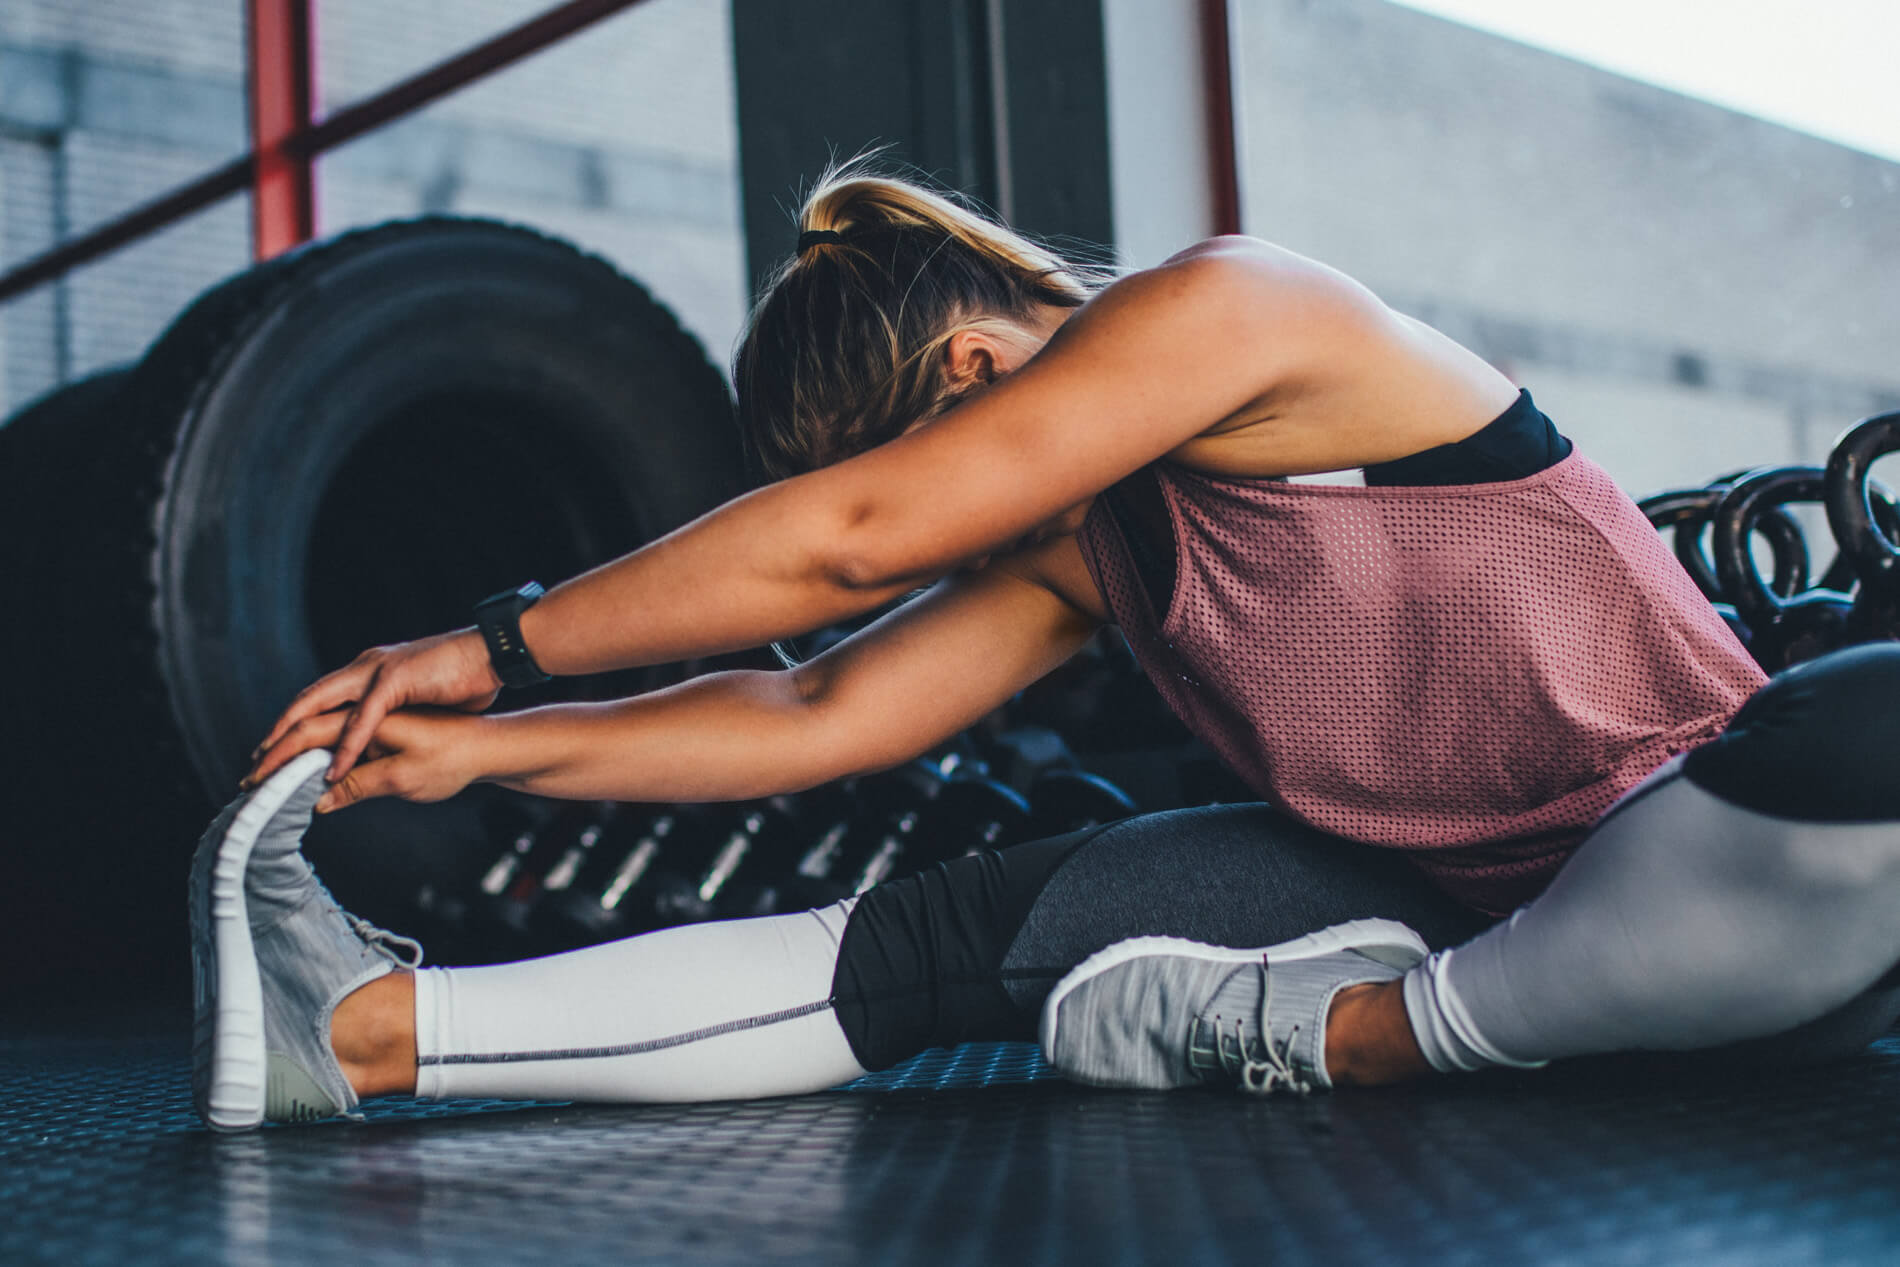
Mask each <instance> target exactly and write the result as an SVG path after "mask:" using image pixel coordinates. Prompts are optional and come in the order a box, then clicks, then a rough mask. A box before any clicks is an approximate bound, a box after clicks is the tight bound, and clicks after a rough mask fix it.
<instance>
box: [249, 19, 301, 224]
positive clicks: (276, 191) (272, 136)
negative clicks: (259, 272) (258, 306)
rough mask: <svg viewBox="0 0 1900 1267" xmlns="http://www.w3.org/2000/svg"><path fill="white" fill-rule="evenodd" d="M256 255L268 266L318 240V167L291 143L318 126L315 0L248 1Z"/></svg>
mask: <svg viewBox="0 0 1900 1267" xmlns="http://www.w3.org/2000/svg"><path fill="white" fill-rule="evenodd" d="M245 9H246V12H247V13H248V15H249V17H250V61H251V65H250V70H251V74H250V99H251V100H250V106H251V154H252V156H253V157H252V164H251V251H252V254H253V255H254V256H255V257H256V258H258V259H260V260H267V259H269V258H270V257H271V256H273V255H281V254H282V253H283V252H285V251H288V250H289V249H290V248H291V247H293V246H299V245H301V244H303V243H305V242H308V241H309V240H310V239H311V238H312V237H314V236H316V231H317V206H316V181H315V177H314V173H313V168H314V167H315V164H314V163H313V162H312V159H311V156H310V154H308V153H292V152H291V151H290V150H289V149H288V148H287V145H288V142H289V141H290V140H291V138H293V137H295V136H297V135H298V134H300V133H302V132H305V131H307V130H309V127H310V124H311V122H312V120H313V112H314V109H315V100H314V95H313V89H314V88H315V85H316V65H315V63H316V57H315V53H316V49H315V43H314V41H313V40H312V38H311V29H310V0H248V2H247V4H246V5H245Z"/></svg>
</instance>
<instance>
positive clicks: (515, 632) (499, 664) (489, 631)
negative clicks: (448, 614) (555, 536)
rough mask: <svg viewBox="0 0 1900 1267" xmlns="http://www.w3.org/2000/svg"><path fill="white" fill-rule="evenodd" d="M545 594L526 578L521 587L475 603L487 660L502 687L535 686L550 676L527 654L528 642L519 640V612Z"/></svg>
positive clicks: (477, 621) (478, 626) (526, 608)
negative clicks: (486, 649) (486, 651)
mask: <svg viewBox="0 0 1900 1267" xmlns="http://www.w3.org/2000/svg"><path fill="white" fill-rule="evenodd" d="M545 593H547V591H546V590H544V589H542V588H541V587H540V586H539V585H537V584H536V583H535V582H533V581H529V582H528V583H527V584H526V585H523V586H522V587H521V588H520V589H512V590H503V591H502V592H501V593H499V594H495V595H492V596H490V597H488V598H484V599H483V600H482V601H481V602H479V603H477V604H475V624H476V627H477V628H479V629H480V630H481V631H482V641H483V642H485V643H487V644H488V662H489V663H490V664H492V665H494V666H495V676H496V677H498V678H500V679H501V684H502V685H503V686H510V687H519V686H534V685H536V684H538V683H541V682H546V681H549V680H550V679H551V678H552V676H553V675H552V674H549V673H543V672H542V671H541V666H540V665H538V664H536V663H535V662H534V657H533V656H531V655H529V654H528V644H527V643H525V642H523V641H522V640H521V613H522V612H524V611H527V610H528V609H529V608H530V607H532V606H534V605H535V603H536V601H537V600H539V599H540V597H541V595H543V594H545Z"/></svg>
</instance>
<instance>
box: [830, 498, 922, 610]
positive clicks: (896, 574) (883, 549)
mask: <svg viewBox="0 0 1900 1267" xmlns="http://www.w3.org/2000/svg"><path fill="white" fill-rule="evenodd" d="M896 537H897V534H896V533H894V532H893V531H892V530H891V524H890V523H889V521H888V518H887V517H882V516H878V515H876V514H875V513H874V512H873V510H872V509H871V508H870V507H869V506H860V507H858V508H856V509H854V510H853V511H851V512H850V513H848V514H847V515H845V516H844V518H843V521H842V523H841V524H840V525H839V527H838V529H837V531H836V532H835V533H833V534H832V538H831V548H830V549H829V550H827V551H826V552H825V557H824V559H823V563H822V568H823V571H824V574H825V577H826V579H827V580H829V581H830V582H831V583H832V584H833V585H835V586H837V587H838V588H839V589H842V590H846V591H849V592H851V593H854V594H855V593H875V592H878V591H882V590H889V589H892V588H900V589H901V588H911V587H913V586H915V585H916V584H917V578H918V577H919V576H920V575H921V573H920V571H919V568H918V567H917V561H916V560H915V559H911V558H906V557H904V556H905V554H906V551H904V550H903V549H902V548H901V547H900V546H899V544H898V542H897V540H896Z"/></svg>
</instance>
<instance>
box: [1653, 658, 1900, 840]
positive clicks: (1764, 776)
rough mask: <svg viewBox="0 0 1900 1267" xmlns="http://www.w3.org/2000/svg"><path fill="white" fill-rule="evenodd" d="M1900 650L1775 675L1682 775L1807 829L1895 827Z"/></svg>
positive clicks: (1899, 782)
mask: <svg viewBox="0 0 1900 1267" xmlns="http://www.w3.org/2000/svg"><path fill="white" fill-rule="evenodd" d="M1895 752H1900V643H1875V644H1871V645H1868V646H1860V647H1849V648H1847V649H1846V650H1843V651H1837V652H1834V653H1833V654H1831V655H1826V656H1822V657H1820V658H1819V659H1816V660H1810V661H1808V662H1807V663H1805V664H1799V665H1796V666H1795V667H1793V668H1791V669H1787V670H1785V671H1783V672H1782V673H1780V674H1777V675H1776V677H1775V678H1774V680H1773V681H1771V682H1769V683H1768V684H1767V685H1766V686H1764V687H1762V688H1761V690H1759V691H1757V692H1756V693H1755V695H1754V697H1753V698H1751V699H1750V700H1749V701H1748V703H1746V704H1744V705H1743V706H1742V708H1741V710H1740V711H1739V712H1737V713H1736V714H1735V717H1734V719H1733V720H1732V721H1731V722H1730V723H1729V726H1728V729H1727V730H1725V731H1724V732H1723V733H1722V734H1721V735H1719V736H1718V737H1716V738H1715V739H1713V740H1711V741H1710V742H1708V743H1706V744H1704V745H1702V746H1701V747H1700V748H1697V749H1696V750H1695V751H1693V752H1691V753H1690V754H1689V756H1688V758H1687V760H1686V761H1685V763H1684V767H1683V770H1684V773H1685V774H1686V775H1687V776H1688V778H1689V779H1690V780H1691V781H1693V782H1694V783H1695V784H1697V785H1698V786H1700V787H1702V788H1705V789H1707V790H1708V791H1709V792H1711V793H1713V794H1715V795H1716V796H1719V797H1721V798H1722V799H1723V800H1725V801H1729V802H1731V803H1733V804H1736V805H1741V806H1744V807H1746V808H1748V809H1752V810H1756V811H1758V812H1760V813H1764V814H1772V815H1774V816H1776V817H1779V818H1790V819H1799V820H1804V821H1809V822H1867V821H1870V820H1879V819H1888V820H1900V779H1897V778H1895V777H1893V769H1892V763H1893V754H1894V753H1895Z"/></svg>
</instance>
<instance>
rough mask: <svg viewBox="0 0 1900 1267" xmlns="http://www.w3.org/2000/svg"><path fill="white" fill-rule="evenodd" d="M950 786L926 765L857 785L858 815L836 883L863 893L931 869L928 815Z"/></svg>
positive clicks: (879, 775)
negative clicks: (945, 787)
mask: <svg viewBox="0 0 1900 1267" xmlns="http://www.w3.org/2000/svg"><path fill="white" fill-rule="evenodd" d="M944 782H945V781H944V777H943V775H942V773H941V772H940V771H939V770H938V769H937V768H936V766H934V765H932V764H931V763H930V762H928V761H922V760H919V761H907V762H905V763H904V764H903V765H900V766H896V767H894V768H893V769H889V770H883V771H880V772H878V773H876V774H869V775H864V776H862V777H860V778H858V779H856V780H854V781H853V783H852V785H851V787H850V789H849V790H850V792H851V794H852V796H853V797H854V799H855V800H856V801H857V806H858V814H857V817H856V821H855V822H854V823H853V824H852V829H851V831H850V832H849V833H848V834H847V835H846V837H845V840H844V843H843V848H844V856H843V857H842V858H841V860H840V861H841V863H842V867H841V869H839V870H835V871H833V872H832V876H831V878H832V879H834V880H835V881H837V882H838V883H840V884H841V885H842V886H843V887H844V888H846V889H847V890H848V891H849V892H851V893H863V892H865V891H866V890H867V889H869V888H871V887H872V886H873V885H877V884H881V883H883V882H884V881H885V880H889V879H893V878H895V877H897V876H900V875H906V874H908V873H910V872H912V871H915V870H918V869H920V868H921V867H923V866H925V865H928V863H929V861H930V859H929V858H927V857H926V856H925V855H926V854H927V853H928V851H929V849H930V843H931V842H930V836H929V829H928V824H927V823H926V811H927V810H928V808H929V807H930V806H931V805H932V804H933V803H934V802H935V801H936V799H937V797H938V796H939V795H940V794H941V793H942V791H943V788H944Z"/></svg>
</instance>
